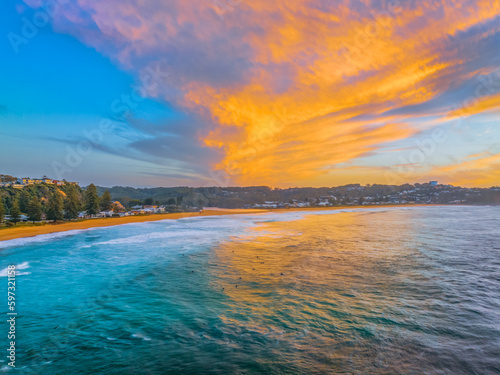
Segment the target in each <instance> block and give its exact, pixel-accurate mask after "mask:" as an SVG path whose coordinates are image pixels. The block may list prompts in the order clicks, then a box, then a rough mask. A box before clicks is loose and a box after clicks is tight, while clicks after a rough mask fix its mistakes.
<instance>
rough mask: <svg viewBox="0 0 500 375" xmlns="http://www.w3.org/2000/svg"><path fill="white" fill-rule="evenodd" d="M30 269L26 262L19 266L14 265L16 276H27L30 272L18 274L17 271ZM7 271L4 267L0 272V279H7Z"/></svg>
mask: <svg viewBox="0 0 500 375" xmlns="http://www.w3.org/2000/svg"><path fill="white" fill-rule="evenodd" d="M29 267H30V264H29V263H28V262H23V263H20V264H16V276H21V275H29V274H30V273H31V272H19V270H25V269H27V268H29ZM8 271H9V268H8V267H6V268H4V269H3V270H1V271H0V277H7V276H8Z"/></svg>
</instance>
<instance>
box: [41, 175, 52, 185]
mask: <svg viewBox="0 0 500 375" xmlns="http://www.w3.org/2000/svg"><path fill="white" fill-rule="evenodd" d="M42 183H43V184H49V185H53V184H54V180H52V179H50V178H48V177H47V176H43V177H42Z"/></svg>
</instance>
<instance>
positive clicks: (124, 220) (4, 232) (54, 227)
mask: <svg viewBox="0 0 500 375" xmlns="http://www.w3.org/2000/svg"><path fill="white" fill-rule="evenodd" d="M416 206H418V205H415V204H412V205H390V206H348V207H339V206H337V207H303V208H278V209H270V210H265V209H224V208H216V207H210V208H206V209H204V210H203V211H202V212H201V213H199V212H182V213H171V214H155V215H138V216H125V217H113V218H98V219H88V220H82V221H76V222H60V223H57V224H53V223H47V224H45V225H41V226H33V227H17V228H16V227H11V228H4V229H1V230H0V241H7V240H13V239H16V238H23V237H34V236H38V235H41V234H50V233H56V232H65V231H69V230H79V229H89V228H98V227H110V226H114V225H122V224H129V223H143V222H148V221H159V220H169V219H170V220H175V219H181V218H185V217H201V216H219V215H236V214H252V213H264V212H290V211H324V210H341V209H353V208H383V207H416ZM426 206H439V205H426Z"/></svg>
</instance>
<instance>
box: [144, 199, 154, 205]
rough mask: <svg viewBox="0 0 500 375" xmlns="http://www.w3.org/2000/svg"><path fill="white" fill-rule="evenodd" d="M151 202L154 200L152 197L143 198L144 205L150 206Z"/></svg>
mask: <svg viewBox="0 0 500 375" xmlns="http://www.w3.org/2000/svg"><path fill="white" fill-rule="evenodd" d="M153 202H154V201H153V198H146V199H144V204H145V205H146V206H152V205H153Z"/></svg>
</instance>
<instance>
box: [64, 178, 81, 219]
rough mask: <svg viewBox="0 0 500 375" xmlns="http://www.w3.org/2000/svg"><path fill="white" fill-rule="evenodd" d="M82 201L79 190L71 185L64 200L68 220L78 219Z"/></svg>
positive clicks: (65, 215)
mask: <svg viewBox="0 0 500 375" xmlns="http://www.w3.org/2000/svg"><path fill="white" fill-rule="evenodd" d="M81 206H82V205H81V202H80V197H79V195H78V192H77V191H76V189H75V187H74V186H71V188H70V190H69V191H68V195H67V197H66V200H65V201H64V218H65V219H66V220H73V219H78V214H79V213H80V209H81Z"/></svg>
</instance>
